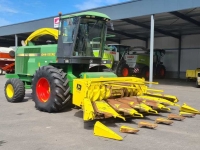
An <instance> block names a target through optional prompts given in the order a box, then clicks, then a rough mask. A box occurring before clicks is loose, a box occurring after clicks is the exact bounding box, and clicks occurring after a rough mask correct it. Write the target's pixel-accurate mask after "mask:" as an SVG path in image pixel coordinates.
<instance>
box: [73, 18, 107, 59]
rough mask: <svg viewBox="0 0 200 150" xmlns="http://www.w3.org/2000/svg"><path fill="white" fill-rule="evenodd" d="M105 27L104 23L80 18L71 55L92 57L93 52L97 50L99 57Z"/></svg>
mask: <svg viewBox="0 0 200 150" xmlns="http://www.w3.org/2000/svg"><path fill="white" fill-rule="evenodd" d="M105 27H106V23H105V21H102V20H97V19H88V18H81V20H80V25H79V29H78V34H77V39H76V44H75V51H74V54H73V55H74V56H92V57H94V54H93V50H99V51H100V53H99V56H101V50H102V47H103V43H104V39H105V38H104V36H105V31H106V30H105Z"/></svg>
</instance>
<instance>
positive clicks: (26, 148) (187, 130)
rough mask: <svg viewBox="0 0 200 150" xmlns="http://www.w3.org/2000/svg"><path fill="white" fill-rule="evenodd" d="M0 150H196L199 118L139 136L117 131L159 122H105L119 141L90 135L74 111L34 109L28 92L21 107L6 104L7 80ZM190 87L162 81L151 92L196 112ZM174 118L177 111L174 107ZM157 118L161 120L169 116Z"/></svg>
mask: <svg viewBox="0 0 200 150" xmlns="http://www.w3.org/2000/svg"><path fill="white" fill-rule="evenodd" d="M0 80H1V82H0V86H1V88H0V92H1V94H0V98H1V101H0V149H2V150H22V149H23V150H40V149H41V150H49V149H52V150H54V149H56V150H71V149H74V150H77V149H79V150H82V149H83V150H90V149H91V150H93V149H95V150H106V149H109V150H112V149H113V150H116V149H119V150H121V149H124V150H125V149H126V150H129V149H130V150H133V149H134V150H147V149H153V150H160V149H162V150H171V149H174V150H189V149H191V150H199V147H200V143H199V142H198V141H199V138H200V123H199V122H200V116H198V115H197V116H195V117H194V118H186V119H185V120H183V121H174V123H173V124H172V125H162V124H159V125H158V127H157V128H156V129H147V128H139V130H140V131H139V132H138V133H137V134H126V133H120V132H119V128H120V126H121V125H128V126H131V127H134V128H137V123H138V122H139V121H142V120H145V121H150V122H153V121H154V120H155V119H156V118H157V117H158V116H155V115H154V116H147V117H145V118H143V119H133V120H132V121H129V122H123V121H121V120H115V121H113V120H108V121H107V122H105V121H104V122H103V123H104V124H106V125H107V126H108V127H109V128H111V129H112V130H114V131H115V132H116V133H118V134H119V135H121V136H122V137H123V138H124V139H123V141H116V140H112V139H106V138H102V137H97V136H94V135H93V124H92V123H90V124H84V123H83V120H82V112H81V111H79V110H77V109H71V110H65V111H64V112H61V113H55V114H49V113H44V112H40V111H38V110H36V109H35V107H34V103H33V101H32V100H31V96H30V91H27V92H26V97H25V99H24V101H23V102H21V103H14V104H13V103H8V102H7V101H6V99H5V97H4V84H5V81H6V79H5V78H4V76H3V75H2V76H0ZM194 85H195V83H194V82H186V81H185V80H182V81H177V80H160V84H159V85H154V86H153V88H157V89H162V90H164V91H165V93H167V94H172V95H176V96H177V97H178V98H179V100H180V104H183V103H184V102H185V103H187V104H189V105H191V106H193V107H195V108H197V109H200V103H199V101H200V96H199V93H200V92H199V91H200V89H197V88H195V87H194ZM172 112H173V113H177V112H178V109H177V108H175V107H173V109H172ZM167 115H168V113H161V115H160V116H159V117H164V116H167Z"/></svg>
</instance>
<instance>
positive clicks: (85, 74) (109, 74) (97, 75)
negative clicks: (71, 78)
mask: <svg viewBox="0 0 200 150" xmlns="http://www.w3.org/2000/svg"><path fill="white" fill-rule="evenodd" d="M84 77H86V78H100V77H103V78H114V77H117V75H116V74H114V73H112V72H101V73H99V72H83V73H81V74H80V78H84Z"/></svg>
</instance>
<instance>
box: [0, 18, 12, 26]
mask: <svg viewBox="0 0 200 150" xmlns="http://www.w3.org/2000/svg"><path fill="white" fill-rule="evenodd" d="M8 24H10V22H9V21H8V20H5V19H4V18H0V26H5V25H8Z"/></svg>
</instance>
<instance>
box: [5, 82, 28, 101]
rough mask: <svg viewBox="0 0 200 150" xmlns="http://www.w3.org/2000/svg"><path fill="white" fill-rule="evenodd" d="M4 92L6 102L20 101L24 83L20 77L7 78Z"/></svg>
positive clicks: (22, 97)
mask: <svg viewBox="0 0 200 150" xmlns="http://www.w3.org/2000/svg"><path fill="white" fill-rule="evenodd" d="M4 93H5V96H6V99H7V101H8V102H12V103H14V102H21V101H23V100H24V96H25V87H24V83H23V82H22V81H21V80H20V79H8V80H7V82H6V84H5V87H4Z"/></svg>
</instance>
